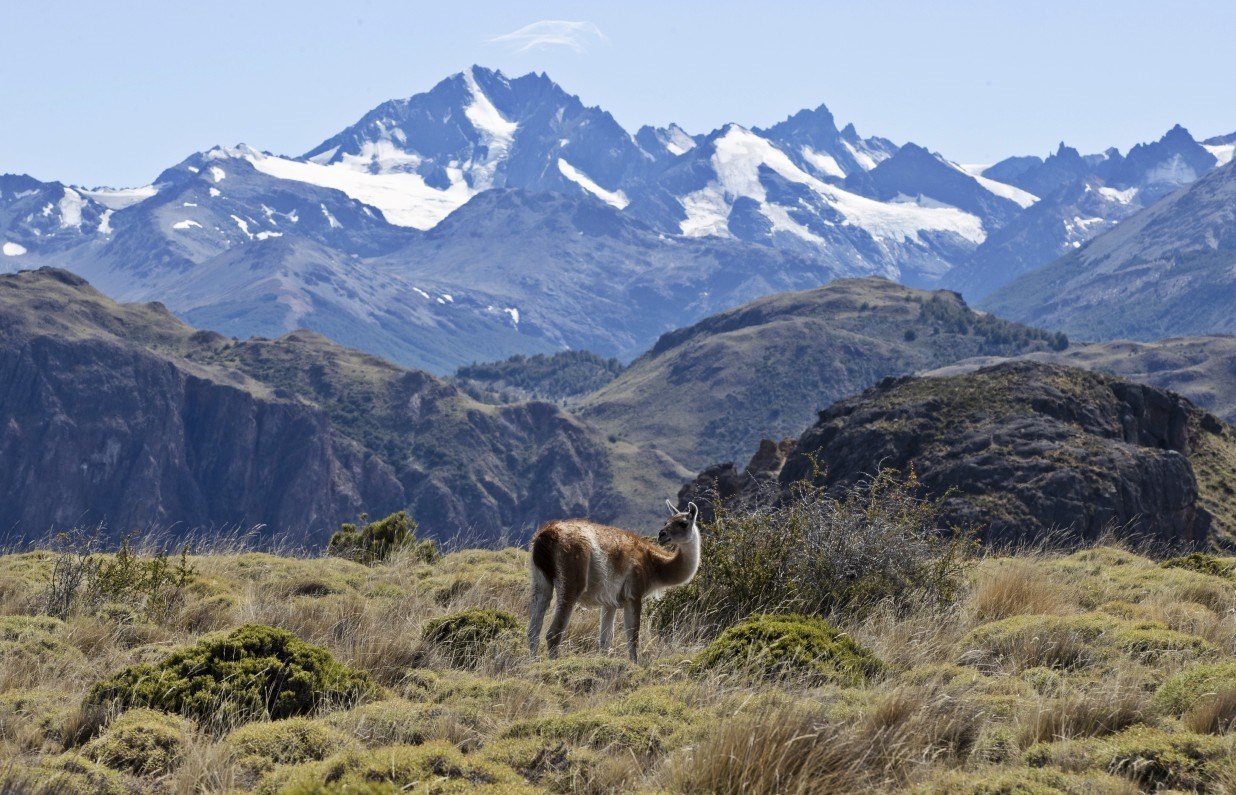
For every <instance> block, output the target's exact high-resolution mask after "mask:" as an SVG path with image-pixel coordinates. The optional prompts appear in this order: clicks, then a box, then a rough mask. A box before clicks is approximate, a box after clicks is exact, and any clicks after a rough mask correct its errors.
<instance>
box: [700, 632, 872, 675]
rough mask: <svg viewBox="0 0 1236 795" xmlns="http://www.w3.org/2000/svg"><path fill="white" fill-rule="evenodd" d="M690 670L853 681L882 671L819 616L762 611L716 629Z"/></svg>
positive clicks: (850, 640)
mask: <svg viewBox="0 0 1236 795" xmlns="http://www.w3.org/2000/svg"><path fill="white" fill-rule="evenodd" d="M692 670H693V672H696V673H702V672H704V671H712V670H720V671H731V672H735V671H736V672H744V673H750V674H752V675H754V676H756V677H757V678H762V679H796V678H802V679H806V680H808V681H811V682H814V683H821V682H832V683H836V684H841V685H857V684H860V683H862V682H865V681H866V680H868V679H870V678H871V677H873V676H876V675H878V674H880V673H881V672H883V670H884V663H882V662H881V661H880V660H879V658H877V657H876V656H875V655H874V654H872V653H871V652H870V651H869V650H868V649H866V648H864V647H863V646H860V645H859V644H858V643H856V642H855V641H854V639H853V638H851V637H850V636H849V635H846V634H844V633H842V632H840V631H838V630H836V629H834V628H833V627H831V626H829V624H828V622H827V621H824V620H823V619H821V618H814V617H811V616H801V615H780V616H778V615H761V616H754V617H752V618H749V619H747V620H746V621H744V622H742V623H741V624H738V625H737V626H733V627H730V628H729V629H727V630H726V631H725V632H723V633H721V636H720V637H718V638H717V639H716V640H714V641H713V642H712V643H710V644H708V646H707V647H706V648H705V649H704V650H703V651H701V652H700V653H699V654H698V655H697V656H696V658H695V661H694V663H693V665H692Z"/></svg>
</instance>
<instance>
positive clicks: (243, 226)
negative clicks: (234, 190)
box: [232, 215, 253, 240]
mask: <svg viewBox="0 0 1236 795" xmlns="http://www.w3.org/2000/svg"><path fill="white" fill-rule="evenodd" d="M232 220H233V221H235V222H236V225H237V226H239V227H240V231H242V232H244V233H245V237H247V238H249V239H250V240H252V239H253V233H252V232H250V231H249V224H248V222H246V221H245V219H243V218H241V217H240V216H239V215H233V216H232Z"/></svg>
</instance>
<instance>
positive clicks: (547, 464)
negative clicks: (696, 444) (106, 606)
mask: <svg viewBox="0 0 1236 795" xmlns="http://www.w3.org/2000/svg"><path fill="white" fill-rule="evenodd" d="M597 436H598V434H597V432H596V431H593V430H592V429H590V428H588V427H587V426H584V425H582V424H581V423H579V422H577V421H576V420H574V419H573V418H572V417H570V416H569V415H567V414H565V413H564V412H562V411H561V410H559V409H558V408H556V407H554V406H552V405H549V404H545V403H535V402H533V403H516V404H510V405H502V406H494V405H490V404H485V403H481V402H478V401H476V400H473V399H472V398H470V397H468V396H467V395H465V394H463V393H462V392H461V391H460V390H458V389H456V388H455V387H453V386H450V385H449V384H446V383H444V382H442V381H440V380H439V379H436V378H434V377H432V376H430V375H428V374H426V373H421V372H417V371H412V370H406V369H404V368H400V367H397V366H395V365H391V364H389V363H387V362H385V361H383V360H381V359H378V358H376V357H373V356H369V355H366V354H362V353H359V352H357V351H353V350H350V349H347V348H343V347H341V346H338V345H335V344H333V343H331V342H329V341H327V340H326V339H325V338H322V337H320V336H318V335H316V334H312V333H308V332H299V333H295V334H290V335H287V336H285V337H283V338H281V339H278V340H267V339H261V338H256V339H253V340H249V341H246V342H237V341H235V340H232V339H229V338H227V337H223V336H222V335H219V334H214V333H210V332H195V331H194V330H193V329H192V328H190V327H188V326H186V325H184V324H183V323H181V322H180V321H179V320H177V319H176V318H174V317H173V316H172V315H171V314H170V313H168V312H167V310H166V309H164V308H163V307H162V306H161V305H159V304H141V305H139V304H116V303H114V302H112V301H110V300H109V299H107V298H105V297H104V296H102V295H101V294H100V293H98V292H97V291H95V290H94V289H93V288H91V287H90V286H89V285H88V284H87V283H86V282H85V281H83V280H82V279H80V278H79V277H76V276H73V275H72V274H69V273H68V272H65V271H59V270H54V269H41V270H39V271H26V272H21V273H18V274H14V275H7V276H0V516H3V517H4V519H3V524H2V525H0V538H3V539H6V540H12V539H15V538H20V537H38V536H41V535H43V534H44V533H46V532H48V531H49V530H52V529H60V530H63V529H68V528H70V527H73V526H90V525H95V524H97V523H99V522H104V523H106V526H107V527H108V529H109V532H111V533H112V534H118V533H122V532H128V531H130V530H140V531H148V530H151V529H159V530H161V531H163V532H165V533H168V534H170V535H173V536H176V535H181V534H184V533H187V532H189V531H192V530H199V531H200V530H212V529H213V530H219V529H223V528H229V529H235V528H240V529H248V528H250V527H251V526H254V525H263V526H264V527H265V531H266V532H268V533H281V534H287V535H288V536H289V537H290V538H291V540H292V541H293V542H295V543H307V544H317V543H320V542H321V540H322V539H323V538H324V537H325V535H326V534H327V533H329V532H330V531H331V530H332V529H335V528H336V527H337V526H338V524H339V522H341V521H347V520H351V519H355V517H356V516H357V514H359V513H360V512H361V511H367V512H369V513H370V514H371V515H375V516H378V515H382V514H383V513H384V512H388V511H393V510H398V509H401V508H409V509H410V510H411V511H412V513H413V515H414V516H416V518H417V519H418V520H419V521H420V523H421V527H422V530H423V531H424V532H426V533H427V534H429V535H434V536H437V537H440V538H442V537H460V536H463V537H466V538H467V539H468V540H469V541H473V542H486V541H494V540H498V539H509V540H512V541H518V540H519V539H521V538H522V537H524V536H526V535H528V534H530V532H531V530H532V529H534V527H535V525H536V523H537V522H540V521H544V520H546V519H548V518H553V517H560V516H567V515H592V516H596V517H598V518H606V517H607V516H612V515H613V513H614V512H615V511H617V510H620V507H621V502H620V501H619V500H618V499H617V498H616V497H615V496H614V495H613V493H612V488H611V485H610V484H611V480H612V476H611V472H610V466H609V463H608V459H607V450H606V448H605V446H604V444H603V443H602V442H600V441H598V439H597Z"/></svg>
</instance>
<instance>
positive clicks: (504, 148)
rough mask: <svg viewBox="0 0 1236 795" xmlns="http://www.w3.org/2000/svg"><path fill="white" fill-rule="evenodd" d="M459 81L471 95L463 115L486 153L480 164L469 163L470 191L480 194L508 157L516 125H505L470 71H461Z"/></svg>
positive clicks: (500, 115)
mask: <svg viewBox="0 0 1236 795" xmlns="http://www.w3.org/2000/svg"><path fill="white" fill-rule="evenodd" d="M463 78H464V82H465V83H467V85H468V91H470V92H471V93H472V104H471V105H469V106H468V107H466V108H464V115H465V116H467V117H468V121H470V122H472V127H473V128H474V129H475V130H476V131H477V132H478V133H479V134H480V136H481V143H483V144H484V145H485V147H486V149H487V150H488V152H487V154H486V155H485V159H484V160H483V161H481V162H480V163H477V162H476V160H475V159H473V167H472V187H473V188H475V189H476V190H478V191H480V190H485V189H487V188H492V187H493V177H494V172H496V171H497V169H498V164H499V163H501V162H502V161H503V160H505V159H506V157H507V155H508V154H509V153H510V151H511V143H512V142H513V141H514V140H515V131H516V130H517V129H518V128H519V125H518V124H516V123H515V122H513V121H507V120H506V119H505V118H504V117H503V116H502V114H501V113H499V112H498V109H497V108H495V107H494V103H493V102H491V101H490V100H489V97H487V96H485V92H484V91H482V90H481V86H480V84H478V83H477V82H476V74H475V73H474V69H472V68H469V69H468V70H467V71H465V72H464V73H463Z"/></svg>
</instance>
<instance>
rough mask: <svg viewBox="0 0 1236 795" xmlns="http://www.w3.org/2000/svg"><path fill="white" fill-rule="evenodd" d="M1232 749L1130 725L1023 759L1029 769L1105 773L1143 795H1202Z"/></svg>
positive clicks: (1223, 742)
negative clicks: (1163, 794)
mask: <svg viewBox="0 0 1236 795" xmlns="http://www.w3.org/2000/svg"><path fill="white" fill-rule="evenodd" d="M1232 750H1233V748H1232V741H1231V740H1229V739H1227V738H1221V737H1211V736H1206V735H1200V734H1193V733H1190V732H1177V733H1173V732H1168V731H1164V730H1162V729H1155V728H1150V727H1148V726H1134V727H1132V728H1130V729H1128V730H1126V731H1124V732H1121V733H1120V734H1116V735H1112V736H1110V737H1103V738H1097V739H1092V740H1085V741H1081V742H1074V743H1058V742H1057V743H1046V742H1045V743H1039V744H1037V745H1034V746H1032V747H1031V748H1030V749H1029V750H1027V751H1026V754H1025V758H1026V762H1027V764H1029V765H1031V766H1032V767H1046V766H1050V767H1056V768H1061V769H1066V770H1093V771H1105V772H1110V773H1113V774H1115V775H1118V776H1122V777H1125V778H1128V779H1132V780H1133V781H1134V782H1136V783H1137V785H1138V787H1139V788H1140V789H1141V790H1142V791H1145V792H1156V791H1160V790H1184V791H1188V792H1204V791H1210V788H1211V786H1212V785H1213V783H1214V782H1215V779H1216V777H1217V775H1218V772H1219V767H1220V765H1221V764H1223V763H1224V762H1225V761H1226V760H1228V759H1229V757H1230V756H1231V754H1232Z"/></svg>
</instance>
